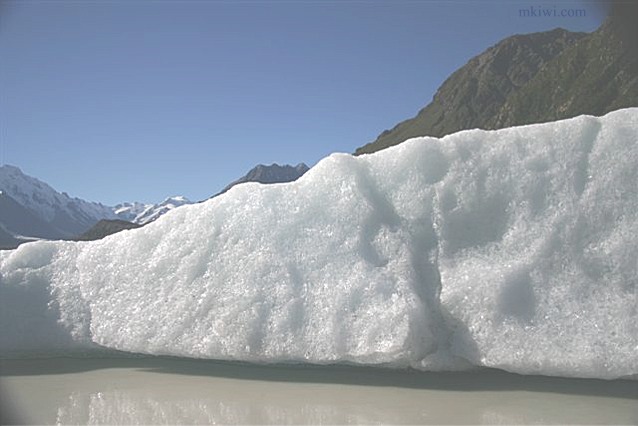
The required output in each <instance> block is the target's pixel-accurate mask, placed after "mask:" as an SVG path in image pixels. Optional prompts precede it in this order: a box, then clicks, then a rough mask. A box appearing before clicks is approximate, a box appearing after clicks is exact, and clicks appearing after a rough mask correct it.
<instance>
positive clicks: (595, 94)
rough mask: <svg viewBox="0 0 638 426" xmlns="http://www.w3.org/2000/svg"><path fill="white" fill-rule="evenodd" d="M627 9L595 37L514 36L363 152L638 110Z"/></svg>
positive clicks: (637, 73) (637, 69) (637, 71)
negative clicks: (470, 131)
mask: <svg viewBox="0 0 638 426" xmlns="http://www.w3.org/2000/svg"><path fill="white" fill-rule="evenodd" d="M624 19H625V18H624V17H623V13H622V11H616V13H615V14H613V13H612V16H610V17H609V18H608V19H607V20H606V21H605V23H604V24H603V25H602V26H601V27H600V28H599V29H598V30H597V31H595V32H593V33H591V34H587V33H573V32H569V31H566V30H563V29H555V30H552V31H547V32H542V33H534V34H526V35H515V36H512V37H508V38H506V39H504V40H502V41H501V42H499V43H497V44H496V45H495V46H493V47H491V48H489V49H487V50H486V51H485V52H483V53H481V54H480V55H478V56H476V57H474V58H472V59H471V60H470V61H469V62H468V63H467V64H466V65H464V66H463V67H461V68H460V69H459V70H457V71H456V72H454V73H453V74H452V75H451V76H450V77H449V78H448V79H447V80H446V81H445V82H444V83H443V84H442V85H441V87H440V88H439V89H438V91H437V92H436V94H435V95H434V98H433V100H432V102H431V103H430V104H428V105H427V106H426V107H425V108H423V109H422V110H421V111H419V113H418V114H417V115H416V117H414V118H411V119H409V120H406V121H404V122H402V123H399V124H398V125H397V126H395V127H394V128H393V129H392V130H386V131H385V132H383V133H382V134H381V135H379V137H378V138H377V139H376V140H375V141H374V142H372V143H370V144H368V145H365V146H363V147H361V148H358V149H357V150H356V154H364V153H370V152H375V151H378V150H381V149H384V148H387V147H389V146H392V145H396V144H398V143H401V142H403V141H405V140H406V139H409V138H412V137H416V136H437V137H440V136H443V135H446V134H450V133H454V132H456V131H459V130H464V129H472V128H482V129H498V128H504V127H511V126H517V125H523V124H530V123H538V122H545V121H554V120H560V119H564V118H569V117H574V116H577V115H581V114H590V115H597V116H599V115H603V114H605V113H607V112H609V111H613V110H616V109H620V108H625V107H630V106H638V55H636V52H635V44H634V42H633V41H632V37H633V35H634V33H635V31H634V30H632V29H631V28H633V27H632V25H634V26H635V24H631V23H626V22H625V20H624Z"/></svg>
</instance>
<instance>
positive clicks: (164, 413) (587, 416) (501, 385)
mask: <svg viewBox="0 0 638 426" xmlns="http://www.w3.org/2000/svg"><path fill="white" fill-rule="evenodd" d="M0 392H1V394H0V396H1V401H2V407H1V408H2V410H1V413H3V414H1V418H0V421H1V422H2V423H3V424H6V423H38V424H50V423H60V424H69V423H107V424H113V423H146V424H159V423H171V424H176V423H182V424H183V423H191V424H195V423H224V424H238V423H243V424H247V423H248V424H281V423H298V424H316V423H332V424H343V423H358V424H361V423H368V424H370V423H391V424H399V423H403V424H407V423H413V424H414V423H421V424H423V423H430V424H450V423H455V424H503V423H509V424H511V423H519V424H520V423H523V424H535V423H536V424H537V423H544V424H551V423H561V424H637V423H638V382H637V381H634V380H599V379H568V378H557V377H545V376H521V375H517V374H513V373H507V372H503V371H500V370H488V369H483V370H475V371H469V372H452V373H433V372H417V371H414V370H409V371H408V370H391V369H381V368H371V367H358V366H344V365H334V366H308V365H255V364H245V363H236V362H227V361H210V360H197V359H183V358H172V357H123V358H38V359H0Z"/></svg>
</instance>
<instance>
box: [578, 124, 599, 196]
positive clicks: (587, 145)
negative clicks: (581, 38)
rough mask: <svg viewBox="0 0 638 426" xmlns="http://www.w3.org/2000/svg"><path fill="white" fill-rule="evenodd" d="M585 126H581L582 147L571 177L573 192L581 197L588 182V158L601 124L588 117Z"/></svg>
mask: <svg viewBox="0 0 638 426" xmlns="http://www.w3.org/2000/svg"><path fill="white" fill-rule="evenodd" d="M587 121H588V122H587V124H586V125H584V126H583V129H582V132H583V137H582V145H581V149H580V152H579V153H578V159H577V160H576V167H575V169H574V175H573V187H574V192H575V193H576V194H577V195H578V196H581V195H582V194H583V192H584V191H585V188H586V186H587V183H588V182H589V180H590V178H591V177H590V174H589V157H590V155H591V152H592V150H593V149H594V144H595V142H596V139H598V135H599V134H600V131H601V130H602V124H601V123H600V121H599V120H597V119H595V118H593V117H589V118H588V120H587Z"/></svg>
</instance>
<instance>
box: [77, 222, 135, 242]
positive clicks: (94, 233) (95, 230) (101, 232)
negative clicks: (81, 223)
mask: <svg viewBox="0 0 638 426" xmlns="http://www.w3.org/2000/svg"><path fill="white" fill-rule="evenodd" d="M141 226H142V225H138V224H137V223H132V222H127V221H125V220H121V219H115V220H113V219H102V220H100V221H99V222H98V223H96V224H95V225H93V226H92V227H91V229H89V230H88V231H86V232H85V233H83V234H82V235H80V236H79V237H77V238H74V239H75V240H77V241H93V240H99V239H101V238H104V237H106V236H107V235H111V234H115V233H116V232H120V231H123V230H125V229H135V228H139V227H141Z"/></svg>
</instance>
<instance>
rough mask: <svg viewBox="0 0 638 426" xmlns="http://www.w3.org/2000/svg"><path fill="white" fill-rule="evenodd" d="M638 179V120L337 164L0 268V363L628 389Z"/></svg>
mask: <svg viewBox="0 0 638 426" xmlns="http://www.w3.org/2000/svg"><path fill="white" fill-rule="evenodd" d="M637 182H638V108H632V109H626V110H621V111H616V112H613V113H610V114H608V115H607V116H605V117H603V118H594V117H588V116H583V117H578V118H575V119H570V120H565V121H561V122H556V123H547V124H540V125H531V126H524V127H517V128H510V129H504V130H499V131H491V132H486V131H480V130H472V131H464V132H460V133H457V134H454V135H451V136H448V137H445V138H442V139H435V138H417V139H413V140H411V141H408V142H405V143H403V144H401V145H398V146H396V147H393V148H390V149H387V150H384V151H382V152H379V153H376V154H372V155H367V156H361V157H352V156H350V155H346V154H334V155H331V156H329V157H327V158H326V159H324V160H322V161H321V162H320V163H319V164H317V165H316V166H315V167H314V168H312V169H311V170H310V171H309V172H307V173H306V174H305V175H304V176H303V177H302V178H300V179H299V180H298V181H296V182H292V183H287V184H276V185H260V184H244V185H240V186H237V187H234V188H232V189H231V190H230V191H228V192H227V193H226V194H224V195H222V196H219V197H216V198H214V199H211V200H209V201H207V202H205V203H202V204H195V205H188V206H183V207H179V208H176V209H174V210H172V211H170V212H169V213H167V214H166V215H164V216H162V217H161V218H159V219H158V220H156V221H155V222H153V223H151V224H149V225H147V226H145V227H143V228H139V229H136V230H130V231H123V232H121V233H118V234H115V235H112V236H110V237H107V238H105V239H103V240H100V241H94V242H78V243H73V242H45V241H41V242H34V243H28V244H24V245H22V246H20V247H19V248H18V249H17V250H14V251H6V252H0V351H1V355H2V356H5V357H6V356H31V355H34V354H51V353H74V352H76V353H77V352H78V351H85V350H87V349H91V348H95V347H106V348H112V349H118V350H123V351H129V352H138V353H147V354H164V355H176V356H183V357H194V358H213V359H228V360H243V361H249V362H257V363H278V362H300V363H315V364H330V363H343V362H347V363H356V364H367V365H380V366H386V367H413V368H416V369H424V370H457V369H466V368H470V367H472V366H488V367H495V368H500V369H503V370H507V371H511V372H517V373H522V374H544V375H557V376H567V377H595V378H608V379H611V378H619V377H629V376H634V377H635V375H637V374H638V295H637V288H638V214H636V212H637V211H638V189H637V187H636V184H637ZM98 345H99V346H98Z"/></svg>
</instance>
